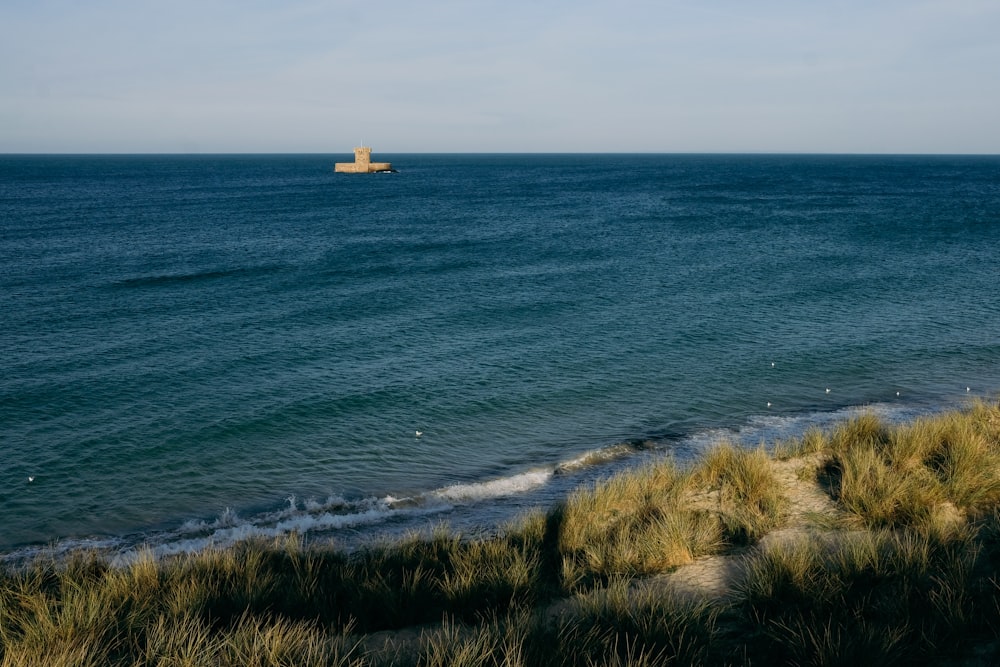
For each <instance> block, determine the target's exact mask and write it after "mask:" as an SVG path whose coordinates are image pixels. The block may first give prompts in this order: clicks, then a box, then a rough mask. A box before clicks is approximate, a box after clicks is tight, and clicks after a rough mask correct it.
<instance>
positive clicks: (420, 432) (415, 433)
mask: <svg viewBox="0 0 1000 667" xmlns="http://www.w3.org/2000/svg"><path fill="white" fill-rule="evenodd" d="M423 434H424V432H423V431H414V432H413V435H414V436H416V437H418V438H419V437H420V436H422V435H423Z"/></svg>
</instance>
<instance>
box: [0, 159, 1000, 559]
mask: <svg viewBox="0 0 1000 667" xmlns="http://www.w3.org/2000/svg"><path fill="white" fill-rule="evenodd" d="M376 157H377V158H378V159H379V160H388V161H391V162H392V163H393V166H394V167H395V168H397V169H398V173H391V174H372V175H351V174H335V173H334V172H333V164H334V162H335V161H337V160H343V159H344V158H343V157H341V156H331V155H220V156H212V155H190V156H186V155H179V156H153V155H149V156H50V155H46V156H18V155H7V156H0V351H2V354H0V553H2V554H4V558H6V559H14V558H22V557H26V556H30V555H33V554H38V553H51V552H55V553H61V552H64V551H66V550H71V549H75V548H78V547H81V546H84V547H94V548H100V549H105V550H108V551H109V552H111V553H116V554H128V553H130V552H131V551H132V550H134V549H137V548H140V547H142V548H149V549H152V550H153V552H154V553H158V554H170V553H177V552H183V551H192V550H196V549H200V548H204V547H205V546H208V545H220V546H222V545H226V544H230V543H232V542H234V541H237V540H240V539H244V538H246V537H254V536H259V537H277V536H281V535H283V534H286V533H290V532H293V531H294V532H297V533H299V534H300V535H303V536H304V537H306V538H307V539H309V540H317V541H333V542H334V543H337V544H341V545H343V546H345V547H348V548H349V547H351V546H352V545H356V544H360V543H364V542H365V541H366V540H371V539H378V538H380V537H384V536H392V535H397V534H400V533H403V532H408V531H414V530H418V531H419V530H425V529H427V528H428V527H429V526H434V525H439V524H447V525H450V526H452V527H454V528H456V529H457V530H461V531H463V532H466V533H469V534H476V533H478V532H489V531H491V530H495V529H496V527H497V526H499V525H502V523H503V522H504V521H506V520H508V519H510V518H512V517H514V516H516V515H518V514H519V513H521V512H525V511H528V510H530V509H532V508H536V507H547V506H549V505H551V504H552V503H554V502H557V501H558V500H559V499H560V498H561V497H563V496H564V495H565V494H566V493H567V492H568V491H569V490H570V489H572V488H574V487H577V486H579V485H581V484H588V483H591V482H592V481H593V480H595V479H598V478H601V477H604V476H607V475H609V474H613V473H614V472H616V471H618V470H621V469H623V468H627V467H629V466H634V465H639V464H641V463H643V462H646V461H648V460H651V459H656V458H659V457H664V456H671V457H674V458H676V459H678V460H680V461H682V462H683V461H687V460H690V459H691V458H692V457H696V456H697V455H698V453H699V452H701V451H703V450H704V449H705V448H707V447H710V446H711V445H712V444H713V443H715V442H718V441H719V440H723V439H728V440H730V441H734V442H737V443H740V444H744V445H746V446H757V445H759V444H760V443H762V442H765V443H766V442H773V441H774V440H775V439H777V438H789V437H794V436H795V435H798V434H800V433H802V432H803V431H804V430H805V429H807V428H810V427H813V426H819V427H827V426H829V425H831V424H834V423H836V422H837V421H838V420H841V419H844V418H846V417H849V416H850V415H852V414H856V413H857V412H858V411H863V410H870V411H874V412H876V413H878V414H880V415H882V416H884V417H885V418H886V419H887V420H894V421H898V420H904V419H910V418H912V417H914V416H917V415H921V414H927V413H931V412H934V411H938V410H942V409H951V408H956V407H961V406H962V405H964V404H965V403H966V402H967V401H969V400H971V399H973V398H977V397H978V398H986V399H995V398H996V396H997V392H998V389H1000V290H998V287H1000V157H990V156H981V157H970V156H829V155H815V156H813V155H603V154H602V155H579V154H569V155H507V154H503V155H465V154H462V155H418V154H409V155H406V154H402V155H388V154H385V155H383V154H378V155H377V156H376Z"/></svg>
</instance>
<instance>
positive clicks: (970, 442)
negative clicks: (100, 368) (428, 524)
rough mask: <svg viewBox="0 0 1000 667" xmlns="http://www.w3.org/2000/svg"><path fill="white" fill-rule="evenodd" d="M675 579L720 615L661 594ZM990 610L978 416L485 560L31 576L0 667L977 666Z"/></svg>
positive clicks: (772, 464)
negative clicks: (693, 580)
mask: <svg viewBox="0 0 1000 667" xmlns="http://www.w3.org/2000/svg"><path fill="white" fill-rule="evenodd" d="M782 466H784V467H782ZM789 466H790V467H789ZM789 471H791V472H789ZM802 488H805V489H807V491H809V490H811V493H813V495H814V496H815V497H819V499H820V501H822V502H825V503H827V504H828V505H829V507H830V512H828V514H829V515H828V516H819V515H818V514H817V513H816V512H815V511H813V510H808V511H807V510H802V509H801V507H800V505H801V504H802V500H801V498H799V497H797V496H796V494H800V493H802V491H801V489H802ZM797 508H798V509H797ZM765 537H767V539H764V538H765ZM706 557H711V558H709V559H708V560H706ZM693 562H696V565H695V568H697V567H698V565H697V563H700V564H705V563H714V562H719V563H723V564H725V568H723V569H722V570H720V571H724V572H726V573H727V574H726V576H727V577H728V579H729V580H728V581H727V582H725V584H724V585H723V589H724V591H725V593H724V594H719V593H718V591H715V592H713V593H711V594H706V593H704V592H702V593H698V592H697V591H696V592H692V591H691V590H686V589H683V588H682V587H679V586H674V585H672V584H671V581H672V579H671V576H672V575H671V573H673V572H675V571H677V575H678V576H679V575H681V574H683V573H684V571H685V568H684V566H686V565H688V564H691V563H693ZM688 571H694V570H692V569H690V568H689V569H688ZM663 575H665V576H663ZM998 588H1000V405H997V404H987V403H976V404H974V405H972V406H971V407H970V408H968V409H967V410H964V411H961V412H955V413H949V414H945V415H940V416H936V417H932V418H925V419H920V420H916V421H915V422H913V423H910V424H905V425H899V426H891V425H887V424H885V423H883V422H882V421H880V420H879V419H878V418H877V417H875V416H873V415H871V414H865V415H862V416H860V417H857V418H855V419H852V420H850V421H848V422H846V423H844V424H842V425H840V426H838V427H837V428H835V429H833V430H832V431H830V432H828V433H821V432H819V431H811V432H809V433H807V434H805V435H804V436H803V437H802V438H801V439H798V440H795V441H792V442H784V443H778V444H777V445H776V446H775V449H774V454H773V455H768V454H767V453H766V452H765V451H764V450H762V449H758V450H743V449H740V448H737V447H734V446H731V445H722V446H719V447H717V448H716V449H713V450H712V451H710V452H708V453H706V455H705V456H704V457H703V458H702V459H701V461H699V463H698V464H697V465H694V466H692V467H690V468H682V467H680V466H678V465H676V464H674V463H673V462H670V461H665V462H662V463H659V464H656V465H652V466H650V467H647V468H644V469H641V470H637V471H632V472H629V473H627V474H623V475H619V476H616V477H613V478H611V479H608V480H605V481H603V482H600V483H598V484H595V485H593V486H591V487H588V488H582V489H579V490H577V491H576V492H575V493H573V494H572V495H571V496H570V497H569V498H568V499H567V500H566V501H565V502H564V503H562V504H561V505H560V506H558V507H555V508H552V509H551V510H550V511H548V512H544V513H542V512H538V513H535V514H532V515H529V516H527V517H524V518H522V519H520V520H519V521H517V522H515V523H514V524H512V525H510V526H507V527H506V528H505V529H504V530H503V531H501V533H500V534H499V535H498V536H496V537H493V538H489V539H463V538H462V537H461V536H458V535H455V534H453V533H451V532H449V531H448V530H447V529H445V528H440V529H438V530H436V531H435V532H434V534H433V535H431V536H429V537H417V536H415V537H411V538H409V539H406V540H402V541H400V542H397V543H392V544H383V545H378V546H375V547H372V548H369V549H366V550H364V551H360V552H357V553H352V554H346V553H343V552H340V551H337V550H335V549H333V548H320V547H304V546H303V545H302V544H301V543H300V542H299V541H298V540H297V539H296V538H288V539H285V540H282V541H279V542H276V543H267V544H264V543H259V542H248V543H244V544H241V545H239V546H237V547H234V548H231V549H226V550H209V551H206V552H203V553H199V554H195V555H189V556H182V557H176V558H170V559H164V560H162V561H156V560H154V559H153V558H151V557H150V556H148V555H146V556H143V557H140V558H139V559H137V560H136V561H135V562H134V563H132V564H131V565H128V566H125V567H112V566H110V565H108V564H107V563H105V562H104V561H102V560H101V559H100V558H99V557H97V556H95V555H93V554H89V555H88V554H85V553H84V554H78V555H77V556H75V557H74V558H71V559H69V560H68V561H62V562H58V563H56V562H36V563H34V564H33V565H31V566H30V567H29V568H28V569H24V570H20V569H19V570H10V571H7V572H4V573H2V574H0V665H2V666H4V667H6V666H7V665H11V666H13V665H47V666H56V667H58V666H60V665H95V666H96V665H157V666H161V665H162V666H165V665H191V666H195V665H241V666H243V665H289V666H291V665H381V664H415V665H417V664H419V665H484V664H485V665H661V664H680V665H683V664H699V665H700V664H718V665H729V664H732V665H738V664H750V663H755V664H803V665H804V664H873V663H878V664H885V665H890V664H913V663H924V664H940V663H942V662H947V663H949V664H987V663H990V662H995V660H996V657H997V656H998V655H1000V639H998V638H1000V590H998Z"/></svg>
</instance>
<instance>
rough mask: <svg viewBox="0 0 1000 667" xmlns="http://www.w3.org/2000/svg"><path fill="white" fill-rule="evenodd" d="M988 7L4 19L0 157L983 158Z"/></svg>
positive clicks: (530, 9)
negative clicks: (367, 149)
mask: <svg viewBox="0 0 1000 667" xmlns="http://www.w3.org/2000/svg"><path fill="white" fill-rule="evenodd" d="M998 36H1000V0H927V1H921V0H913V1H905V2H904V1H901V0H835V1H832V2H808V1H806V0H800V1H798V2H793V1H791V0H785V1H782V0H773V1H767V0H765V1H760V2H754V1H748V0H744V1H739V0H674V1H672V0H656V1H649V2H646V1H639V2H632V1H630V0H617V1H607V2H605V1H603V0H575V1H573V2H569V1H562V0H559V1H553V2H544V1H542V0H533V1H521V0H502V1H500V0H498V1H495V2H494V1H485V2H474V1H471V0H466V1H462V2H459V1H452V0H425V1H424V2H412V1H410V2H400V1H397V0H362V1H353V0H344V1H335V0H327V1H321V0H286V1H284V2H279V1H277V0H275V1H268V0H243V1H236V0H224V1H213V0H171V1H169V2H166V1H163V0H160V1H158V2H145V1H143V0H131V1H127V2H126V1H118V0H91V1H90V2H75V1H68V0H3V2H2V4H0V152H305V153H331V152H332V153H349V152H350V150H351V148H352V147H353V146H355V145H356V144H357V143H358V142H359V141H361V140H362V139H363V140H364V141H365V143H366V144H369V145H372V146H373V147H374V148H375V152H376V155H377V154H379V153H382V154H387V153H401V152H562V151H569V152H619V151H621V152H633V151H640V152H647V151H648V152H720V151H721V152H833V153H858V152H861V153H1000V37H998Z"/></svg>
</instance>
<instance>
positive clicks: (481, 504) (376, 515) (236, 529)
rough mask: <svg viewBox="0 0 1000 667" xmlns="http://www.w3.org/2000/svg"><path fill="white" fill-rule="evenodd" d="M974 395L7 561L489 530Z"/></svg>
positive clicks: (18, 551) (296, 506)
mask: <svg viewBox="0 0 1000 667" xmlns="http://www.w3.org/2000/svg"><path fill="white" fill-rule="evenodd" d="M968 400H969V397H959V398H956V399H953V400H952V401H951V405H950V406H949V405H948V404H947V403H945V404H944V405H936V406H932V405H931V404H929V403H927V402H926V401H925V402H918V403H913V404H911V403H891V402H882V403H875V404H870V405H847V406H842V407H838V408H836V409H833V410H829V411H827V410H805V411H801V412H797V413H791V414H766V413H764V414H758V415H750V416H748V417H746V418H745V419H744V420H743V421H742V422H741V423H738V424H736V425H734V426H729V427H726V426H722V427H711V428H703V429H700V430H697V431H694V432H692V433H689V434H687V435H682V436H671V437H657V436H655V435H652V436H646V437H638V438H633V439H630V440H627V441H621V442H617V443H613V444H609V445H606V446H603V447H599V448H596V449H591V450H588V451H584V452H582V453H580V454H577V455H573V456H571V457H569V458H566V459H563V460H561V461H556V462H551V463H548V464H543V465H536V466H534V467H531V468H528V469H514V470H512V471H511V472H510V473H509V474H508V475H505V476H501V477H486V478H482V479H479V480H469V481H465V482H454V483H451V484H447V485H445V486H442V487H439V488H435V489H429V490H424V491H421V492H417V493H413V494H409V495H404V494H393V493H388V494H385V495H380V496H368V497H360V498H345V497H343V496H339V495H331V496H327V497H325V498H319V499H317V498H308V497H307V498H296V497H295V496H289V497H287V498H285V499H284V501H283V503H282V504H280V505H275V506H273V507H270V508H266V509H257V510H253V509H249V508H245V509H242V510H240V509H232V508H228V507H227V508H225V509H224V510H223V511H222V512H221V513H220V514H218V515H216V516H214V517H212V516H206V517H200V518H187V519H181V520H177V521H176V522H175V523H174V527H167V526H165V525H164V526H163V527H160V528H156V529H147V530H139V531H135V532H129V533H125V534H122V535H114V534H106V535H91V536H83V537H69V538H57V539H55V540H50V541H47V542H36V543H29V544H24V545H15V546H14V547H13V548H9V549H6V550H3V551H2V552H0V564H3V563H9V564H16V563H25V562H28V561H30V560H31V559H34V558H53V557H55V558H59V557H63V556H65V555H67V554H72V553H73V552H74V551H77V550H79V549H85V550H92V551H96V552H101V553H104V554H106V556H107V557H109V558H111V559H112V560H122V561H124V562H127V561H128V560H129V559H131V558H134V556H135V554H136V553H139V552H142V551H147V550H148V551H150V552H152V553H153V554H154V555H156V556H157V557H161V556H162V557H169V556H173V555H178V554H184V553H196V552H198V551H200V550H203V549H206V548H226V547H231V546H235V545H237V544H239V543H240V542H242V541H245V540H249V539H277V538H280V537H282V536H287V535H289V534H292V533H296V534H299V535H301V536H303V537H307V538H308V540H309V541H310V542H316V543H317V544H320V545H322V544H335V545H338V546H340V547H343V548H348V549H354V548H364V547H365V546H366V545H370V544H372V543H375V542H381V541H385V540H386V539H392V538H393V537H396V538H399V537H401V536H404V535H407V534H412V533H414V532H424V533H426V532H429V531H431V530H432V529H433V526H434V525H436V524H438V523H441V522H442V521H443V522H446V523H448V524H449V525H452V526H453V527H454V528H455V529H457V530H461V531H463V532H467V533H480V534H488V533H490V532H494V531H495V530H496V529H497V528H498V527H499V526H500V525H501V524H503V523H505V522H508V521H510V520H513V519H514V518H515V517H516V516H517V515H518V514H520V513H522V512H523V511H525V509H526V508H534V509H541V510H545V509H546V508H548V507H551V506H552V505H554V504H556V503H558V502H561V501H562V500H563V499H564V498H565V497H566V496H567V495H568V494H569V493H571V492H572V491H573V489H575V488H576V487H577V486H579V485H581V484H588V483H592V482H595V481H599V480H601V479H603V478H606V477H608V476H610V475H615V474H619V473H622V472H625V471H628V470H630V469H634V468H636V467H639V466H643V465H646V464H649V463H650V462H654V461H656V460H659V459H662V458H664V457H671V458H673V459H674V460H677V461H679V462H682V463H687V462H692V461H695V460H697V459H698V457H699V456H700V455H701V454H702V453H703V452H704V451H706V450H708V449H710V448H711V447H712V446H714V445H715V444H717V443H719V442H731V443H734V444H737V445H739V446H743V447H754V446H757V445H758V444H760V443H761V442H770V441H774V440H782V439H789V438H794V437H796V436H798V435H800V434H801V433H803V432H804V431H806V430H807V429H809V428H817V427H818V428H828V427H830V426H831V425H833V424H836V423H837V422H839V421H842V420H844V419H848V418H850V417H851V416H853V415H856V414H860V413H863V412H866V411H874V412H875V413H876V414H879V415H880V416H881V417H882V418H884V419H886V420H888V421H889V422H891V423H895V422H899V421H906V420H911V419H914V418H917V417H920V416H926V415H932V414H936V413H939V412H942V411H948V410H955V409H960V406H961V405H964V404H966V403H968ZM247 509H249V511H246V510H247Z"/></svg>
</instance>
